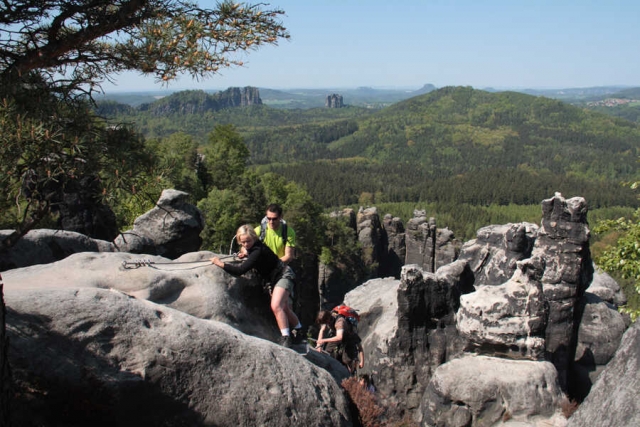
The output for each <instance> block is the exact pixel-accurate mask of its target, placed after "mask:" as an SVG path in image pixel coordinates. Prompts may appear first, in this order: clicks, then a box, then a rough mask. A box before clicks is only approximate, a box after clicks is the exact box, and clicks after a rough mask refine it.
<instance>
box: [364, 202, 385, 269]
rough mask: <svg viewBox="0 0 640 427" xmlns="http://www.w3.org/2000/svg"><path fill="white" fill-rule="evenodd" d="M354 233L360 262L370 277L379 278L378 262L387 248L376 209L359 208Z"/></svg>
mask: <svg viewBox="0 0 640 427" xmlns="http://www.w3.org/2000/svg"><path fill="white" fill-rule="evenodd" d="M356 232H357V234H358V242H360V245H361V246H362V260H363V262H364V265H365V266H367V268H368V269H369V270H370V271H371V277H369V278H371V279H372V278H374V277H378V276H379V271H378V270H379V268H380V262H381V260H382V259H383V258H384V256H385V252H386V251H385V249H386V247H387V241H386V234H384V229H383V228H382V224H381V222H380V215H378V209H377V208H375V207H371V208H362V207H361V208H360V209H359V210H358V214H357V215H356Z"/></svg>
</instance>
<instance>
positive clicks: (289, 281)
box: [275, 266, 296, 297]
mask: <svg viewBox="0 0 640 427" xmlns="http://www.w3.org/2000/svg"><path fill="white" fill-rule="evenodd" d="M295 279H296V274H295V273H294V272H293V269H291V267H289V266H286V267H285V269H284V273H282V277H281V278H280V280H278V281H277V282H276V285H275V287H276V288H284V289H285V290H286V291H289V295H290V296H292V297H293V289H294V282H293V281H294V280H295Z"/></svg>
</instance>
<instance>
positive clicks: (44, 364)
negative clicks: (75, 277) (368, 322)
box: [7, 287, 350, 427]
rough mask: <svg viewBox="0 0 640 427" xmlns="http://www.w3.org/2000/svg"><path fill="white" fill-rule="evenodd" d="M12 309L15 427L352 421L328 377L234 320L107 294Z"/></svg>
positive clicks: (65, 294) (24, 293)
mask: <svg viewBox="0 0 640 427" xmlns="http://www.w3.org/2000/svg"><path fill="white" fill-rule="evenodd" d="M7 306H8V313H7V325H8V332H9V336H10V343H11V347H10V352H11V366H12V370H13V376H14V379H15V381H16V384H17V385H18V389H17V393H16V394H15V395H14V399H13V401H12V408H11V409H12V410H11V413H12V417H13V425H20V426H25V427H28V426H40V425H67V426H86V425H95V426H107V425H109V426H129V425H154V426H176V425H216V426H238V425H247V426H248V425H282V426H284V425H309V426H326V425H339V426H347V425H350V422H349V410H348V405H347V401H346V399H345V397H344V396H343V394H342V393H341V390H340V388H339V386H338V384H337V383H336V381H335V380H334V379H333V378H332V377H331V375H330V374H329V373H328V372H327V371H325V370H324V369H321V368H318V367H316V366H315V365H313V364H312V363H309V362H308V361H307V360H305V359H304V358H303V357H301V356H300V355H299V354H298V353H296V352H295V351H292V350H289V349H285V348H283V347H280V346H277V345H275V344H272V343H270V342H269V341H265V340H262V339H259V338H254V337H251V336H248V335H245V334H243V333H241V332H240V331H239V330H237V329H235V328H232V327H230V326H228V325H226V324H224V323H221V322H215V321H209V320H203V319H198V318H196V317H194V316H191V315H188V314H186V313H183V312H181V311H178V310H174V309H171V308H169V307H166V306H163V305H160V304H156V303H152V302H150V301H146V300H142V299H138V298H132V297H130V296H128V295H126V294H124V293H121V292H117V291H113V290H108V289H97V288H76V289H70V288H53V287H52V288H48V289H45V288H40V289H26V290H21V289H10V290H8V292H7ZM240 402H242V403H243V404H240Z"/></svg>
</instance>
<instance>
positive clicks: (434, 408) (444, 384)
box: [417, 354, 566, 426]
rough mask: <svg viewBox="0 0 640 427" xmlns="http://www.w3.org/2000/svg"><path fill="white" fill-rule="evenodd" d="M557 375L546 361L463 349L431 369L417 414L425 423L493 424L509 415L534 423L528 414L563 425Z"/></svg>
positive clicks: (531, 424)
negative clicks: (505, 356) (420, 407)
mask: <svg viewBox="0 0 640 427" xmlns="http://www.w3.org/2000/svg"><path fill="white" fill-rule="evenodd" d="M557 374H558V373H557V371H556V370H555V368H554V366H553V364H551V363H549V362H533V361H514V360H508V359H502V358H496V357H487V356H478V355H472V354H467V355H465V356H463V357H460V358H458V359H454V360H451V361H450V362H447V363H445V364H443V365H441V366H439V367H438V369H437V370H436V371H435V372H434V374H433V377H432V379H431V382H430V383H429V386H428V388H427V390H426V392H425V393H424V397H423V400H422V411H420V412H419V413H418V414H419V415H418V418H417V419H418V420H419V421H422V422H423V423H424V424H423V425H428V426H492V425H499V424H500V422H504V421H509V420H511V421H512V422H519V423H520V424H516V425H523V426H533V425H535V424H533V422H532V419H538V420H540V419H543V420H544V424H540V425H546V426H558V425H563V424H564V422H566V421H564V417H562V414H561V409H560V408H561V405H562V402H564V400H565V397H564V395H563V393H562V390H561V389H560V385H559V384H558V377H557ZM422 414H424V415H422ZM554 419H557V421H556V422H554Z"/></svg>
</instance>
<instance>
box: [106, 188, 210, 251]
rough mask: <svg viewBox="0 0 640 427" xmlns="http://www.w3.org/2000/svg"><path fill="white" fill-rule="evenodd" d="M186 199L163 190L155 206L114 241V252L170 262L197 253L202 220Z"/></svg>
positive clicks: (186, 195) (176, 191)
mask: <svg viewBox="0 0 640 427" xmlns="http://www.w3.org/2000/svg"><path fill="white" fill-rule="evenodd" d="M188 198H189V195H188V194H187V193H185V192H183V191H178V190H164V191H163V192H162V194H161V195H160V199H158V202H157V203H156V206H155V207H154V208H153V209H151V210H150V211H148V212H146V213H145V214H144V215H142V216H139V217H138V218H136V220H135V221H134V223H133V230H129V231H126V232H124V233H122V234H121V235H120V236H118V238H116V239H115V241H114V245H115V246H116V248H117V250H118V251H120V252H132V253H143V254H153V255H160V256H163V257H166V258H172V259H174V258H177V257H179V256H180V255H183V254H186V253H189V252H195V251H198V250H200V245H201V244H202V238H201V237H200V232H201V231H202V230H203V229H204V217H203V216H202V212H200V210H199V209H198V208H197V207H195V206H194V205H192V204H190V203H189V200H188Z"/></svg>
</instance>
